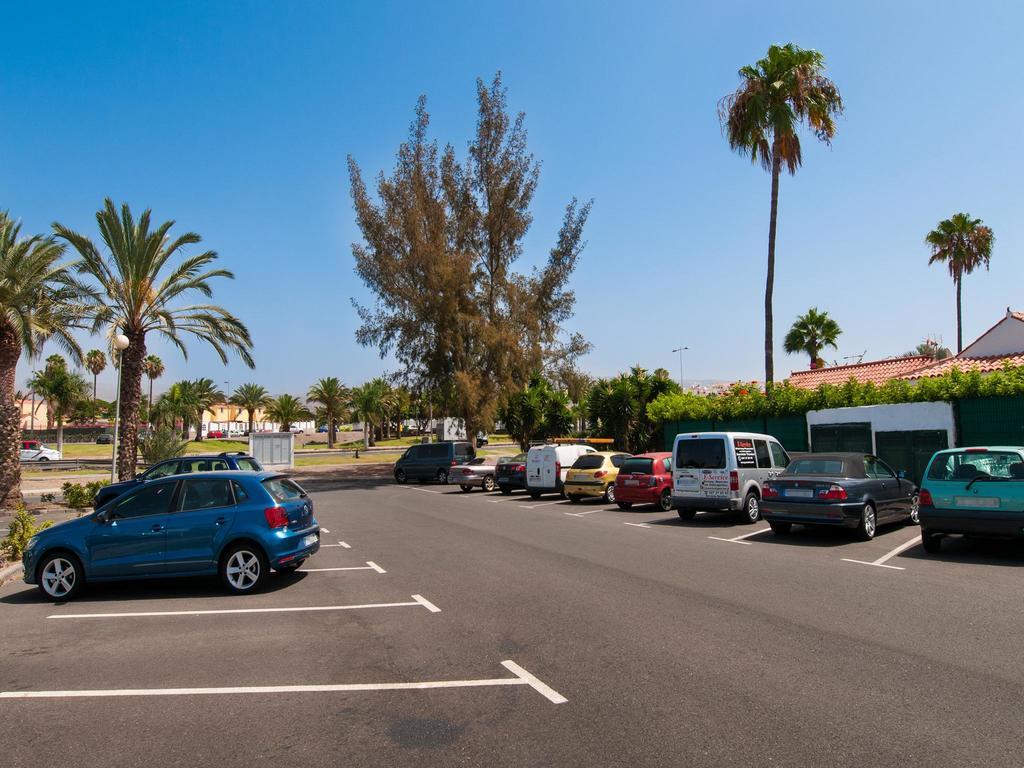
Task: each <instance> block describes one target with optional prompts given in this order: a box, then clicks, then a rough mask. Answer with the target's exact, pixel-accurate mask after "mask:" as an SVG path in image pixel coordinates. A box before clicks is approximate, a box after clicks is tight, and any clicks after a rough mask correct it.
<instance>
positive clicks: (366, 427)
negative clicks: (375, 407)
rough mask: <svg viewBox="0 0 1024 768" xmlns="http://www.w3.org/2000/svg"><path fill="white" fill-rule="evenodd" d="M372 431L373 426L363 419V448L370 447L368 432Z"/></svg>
mask: <svg viewBox="0 0 1024 768" xmlns="http://www.w3.org/2000/svg"><path fill="white" fill-rule="evenodd" d="M371 429H373V425H372V424H371V423H370V421H369V420H368V419H363V448H369V447H370V430H371Z"/></svg>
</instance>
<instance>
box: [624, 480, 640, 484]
mask: <svg viewBox="0 0 1024 768" xmlns="http://www.w3.org/2000/svg"><path fill="white" fill-rule="evenodd" d="M626 485H640V481H639V480H627V481H626Z"/></svg>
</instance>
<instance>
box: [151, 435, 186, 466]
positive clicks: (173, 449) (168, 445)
mask: <svg viewBox="0 0 1024 768" xmlns="http://www.w3.org/2000/svg"><path fill="white" fill-rule="evenodd" d="M187 445H188V440H182V439H181V437H180V436H179V435H178V433H177V432H176V431H175V430H174V429H173V428H171V427H159V428H158V429H154V430H151V431H150V432H149V434H147V435H146V436H145V437H144V438H142V439H141V440H139V452H140V453H141V454H142V460H143V461H145V462H146V463H147V464H156V463H158V462H161V461H166V460H167V459H173V458H175V457H177V456H181V455H182V454H183V453H185V447H186V446H187Z"/></svg>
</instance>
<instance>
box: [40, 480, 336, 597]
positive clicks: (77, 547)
mask: <svg viewBox="0 0 1024 768" xmlns="http://www.w3.org/2000/svg"><path fill="white" fill-rule="evenodd" d="M319 549H320V526H319V524H318V523H317V521H316V518H315V517H314V516H313V501H312V500H311V499H310V498H309V495H308V494H307V493H306V492H305V491H304V490H303V489H302V487H301V486H299V484H298V483H296V482H295V481H294V480H290V479H289V478H288V477H286V476H285V475H282V474H280V473H275V472H245V471H242V472H239V471H228V472H202V473H194V474H188V475H179V476H172V477H167V478H161V479H159V480H152V481H150V482H147V483H145V484H144V485H140V486H139V487H138V488H136V489H134V490H132V491H129V492H127V493H125V494H123V495H121V496H118V497H117V498H116V499H113V500H112V501H110V502H108V503H107V504H105V505H104V506H102V507H100V508H99V509H98V510H96V511H95V512H93V513H92V514H90V515H86V516H84V517H80V518H78V519H77V520H71V521H69V522H66V523H62V524H60V525H56V526H54V527H52V528H47V529H45V530H43V531H40V532H39V533H37V534H36V535H35V536H33V537H32V538H31V539H30V540H29V543H28V546H27V547H26V549H25V553H24V557H23V567H24V574H25V582H26V583H28V584H37V585H38V586H39V588H40V589H41V590H42V591H43V593H44V594H45V595H46V596H47V597H49V598H51V599H54V600H70V599H71V598H73V597H74V596H75V595H76V594H77V593H78V592H79V591H80V590H81V588H82V587H83V586H84V585H85V583H86V582H87V581H115V580H123V579H145V578H162V577H171V576H202V575H214V574H218V575H219V576H220V578H221V581H222V582H223V584H224V586H225V588H226V589H227V590H228V591H229V592H232V593H235V594H248V593H251V592H255V591H257V590H258V589H259V588H260V587H261V586H263V585H264V584H265V583H266V581H267V578H268V576H269V573H270V570H271V569H274V570H276V571H293V570H295V569H296V568H298V567H299V566H300V565H302V563H303V562H305V560H306V558H308V557H309V556H310V555H313V554H315V553H316V552H317V550H319Z"/></svg>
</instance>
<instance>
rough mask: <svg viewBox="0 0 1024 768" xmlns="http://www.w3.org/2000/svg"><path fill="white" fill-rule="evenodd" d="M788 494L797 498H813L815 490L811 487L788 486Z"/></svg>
mask: <svg viewBox="0 0 1024 768" xmlns="http://www.w3.org/2000/svg"><path fill="white" fill-rule="evenodd" d="M786 495H787V496H792V497H793V498H795V499H813V498H814V491H812V490H811V489H810V488H787V489H786Z"/></svg>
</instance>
